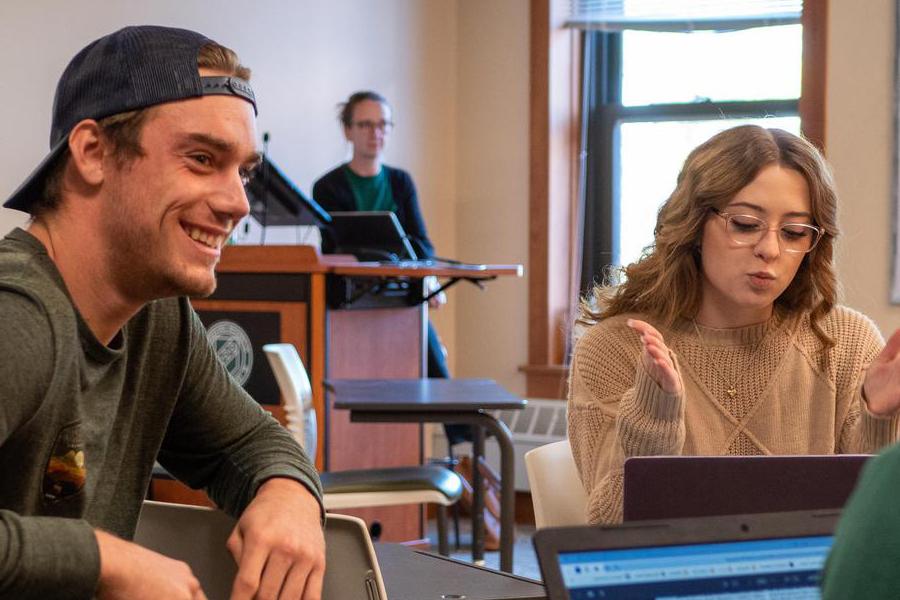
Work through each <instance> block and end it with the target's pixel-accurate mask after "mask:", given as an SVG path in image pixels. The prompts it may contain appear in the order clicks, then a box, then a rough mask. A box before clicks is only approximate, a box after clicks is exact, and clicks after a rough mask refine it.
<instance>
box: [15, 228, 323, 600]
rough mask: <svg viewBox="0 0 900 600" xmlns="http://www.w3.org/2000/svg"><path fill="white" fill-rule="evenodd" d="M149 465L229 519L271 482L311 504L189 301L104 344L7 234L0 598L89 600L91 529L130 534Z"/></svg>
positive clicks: (93, 573) (95, 568) (301, 460)
mask: <svg viewBox="0 0 900 600" xmlns="http://www.w3.org/2000/svg"><path fill="white" fill-rule="evenodd" d="M157 456H158V460H159V462H160V463H161V464H162V465H163V466H164V467H165V468H166V469H167V470H168V471H169V472H170V473H172V474H174V475H175V476H176V477H178V478H179V479H181V480H183V481H185V482H186V483H188V484H189V485H191V486H192V487H195V488H205V489H206V490H207V492H208V493H209V495H210V497H211V498H212V499H213V500H214V501H215V502H216V503H217V504H218V505H219V506H220V507H221V508H222V509H223V510H225V511H226V512H228V513H230V514H231V515H233V516H238V515H239V514H240V513H241V511H243V509H244V508H245V507H246V505H247V504H248V503H249V502H250V500H251V499H252V497H253V495H254V494H255V492H256V489H257V487H258V486H259V485H260V484H261V483H262V482H263V481H265V480H266V479H269V478H271V477H274V476H279V477H289V478H292V479H295V480H297V481H300V482H301V483H303V484H304V485H305V486H306V487H307V488H309V489H310V490H311V491H312V492H313V493H314V494H315V495H316V496H317V497H319V498H320V499H321V486H320V484H319V480H318V476H317V475H316V472H315V469H314V468H313V466H312V465H311V464H310V461H309V459H308V458H307V457H306V455H305V454H304V453H303V451H302V450H301V449H300V447H299V446H298V445H297V444H296V443H295V442H294V440H293V439H292V438H291V436H290V435H289V434H288V433H287V432H286V431H285V430H284V429H283V428H282V427H281V426H280V425H279V424H278V423H277V422H276V421H275V420H274V419H273V418H272V417H271V416H270V415H269V414H268V413H267V412H266V411H264V410H263V409H262V408H261V407H260V406H259V405H258V404H257V403H256V402H255V401H253V399H252V398H250V397H249V396H248V395H247V394H246V393H245V392H244V391H243V389H242V388H241V387H240V386H239V385H238V384H236V383H235V382H234V381H233V380H232V379H231V377H230V376H229V375H228V374H227V372H226V371H225V369H224V368H223V366H222V365H221V363H219V361H218V360H217V359H216V356H215V352H214V351H213V350H212V348H211V347H210V346H209V343H208V342H207V340H206V333H205V330H204V328H203V326H202V324H201V323H200V321H199V319H198V318H197V315H196V314H195V313H194V311H193V310H192V309H191V307H190V304H189V302H188V301H187V300H186V299H184V298H177V299H176V298H172V299H164V300H158V301H154V302H151V303H150V304H148V305H147V306H145V307H144V308H143V309H142V310H141V311H140V312H139V313H138V314H137V315H135V316H134V317H133V318H132V319H130V320H129V321H128V323H127V324H126V325H125V326H124V327H123V328H122V330H121V331H120V332H119V333H118V334H117V335H116V337H115V338H114V339H113V340H112V342H110V344H109V345H104V344H102V343H100V342H99V341H98V340H97V339H96V337H95V336H94V335H93V333H92V332H91V331H90V329H89V328H88V326H87V324H86V323H85V322H84V320H83V319H82V318H81V316H80V315H79V314H78V312H77V310H76V309H75V307H74V306H73V304H72V301H71V299H70V297H69V295H68V293H67V291H66V288H65V284H64V283H63V280H62V278H61V276H60V274H59V272H58V271H57V269H56V267H55V265H54V263H53V261H52V260H51V259H50V257H49V256H48V255H47V253H46V251H45V249H44V247H43V245H42V244H41V243H40V242H39V241H38V240H37V239H35V238H34V237H33V236H31V235H30V234H28V233H26V232H24V231H22V230H15V231H13V232H12V233H10V234H9V235H7V236H6V238H4V239H3V240H2V241H0V473H2V475H3V483H2V485H0V597H4V598H7V597H10V598H11V597H15V598H51V597H52V598H90V597H92V596H93V594H94V591H95V587H96V584H97V580H98V577H99V553H98V549H97V544H96V539H95V537H94V534H93V529H95V528H99V529H104V530H106V531H109V532H112V533H114V534H116V535H119V536H121V537H123V538H126V539H127V538H130V537H131V536H132V535H133V534H134V530H135V526H136V523H137V518H138V514H139V511H140V506H141V502H142V499H143V497H144V495H145V492H146V490H147V485H148V482H149V480H150V473H151V469H152V467H153V461H154V459H156V458H157Z"/></svg>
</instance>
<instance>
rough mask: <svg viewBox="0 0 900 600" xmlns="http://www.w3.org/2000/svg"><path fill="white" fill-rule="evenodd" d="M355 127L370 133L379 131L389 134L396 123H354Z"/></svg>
mask: <svg viewBox="0 0 900 600" xmlns="http://www.w3.org/2000/svg"><path fill="white" fill-rule="evenodd" d="M353 126H354V127H358V128H359V129H363V130H365V131H368V132H372V131H375V130H376V129H377V130H378V131H380V132H382V133H387V132H389V131H390V130H391V129H393V127H394V123H393V122H392V121H354V122H353Z"/></svg>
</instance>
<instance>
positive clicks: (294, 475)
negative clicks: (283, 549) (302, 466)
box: [253, 467, 325, 527]
mask: <svg viewBox="0 0 900 600" xmlns="http://www.w3.org/2000/svg"><path fill="white" fill-rule="evenodd" d="M255 479H256V481H255V482H254V484H253V497H254V498H255V497H256V494H257V492H259V488H260V486H262V484H264V483H265V482H267V481H268V480H270V479H290V480H291V481H296V482H297V483H299V484H300V485H302V486H303V487H305V488H306V490H307V491H308V492H309V493H310V494H312V496H313V498H315V499H316V502H318V503H319V521H320V522H321V524H322V527H325V503H324V502H323V500H322V493H323V492H322V484H321V482H320V481H319V480H318V478H316V480H315V481H313V480H312V479H311V478H309V477H308V476H307V475H306V474H304V473H299V472H296V471H291V472H285V471H284V469H279V468H275V467H272V468H270V469H264V470H263V471H261V472H260V473H259V474H257V476H256V477H255Z"/></svg>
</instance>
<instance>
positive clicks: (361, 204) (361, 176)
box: [313, 91, 434, 258]
mask: <svg viewBox="0 0 900 600" xmlns="http://www.w3.org/2000/svg"><path fill="white" fill-rule="evenodd" d="M339 106H340V113H339V115H338V116H339V118H340V121H341V125H342V127H343V130H344V137H345V138H346V139H347V141H348V142H350V145H351V146H352V148H353V155H352V157H351V159H350V162H347V163H344V164H342V165H339V166H338V167H335V168H334V169H332V170H331V171H329V172H328V173H326V174H325V175H323V176H322V177H320V178H319V179H318V180H317V181H316V182H315V184H314V185H313V198H314V199H315V201H316V202H318V203H319V204H321V205H322V207H323V208H324V209H325V210H327V211H328V212H332V211H356V210H360V211H372V210H377V211H391V212H393V213H394V214H396V215H397V220H398V221H400V225H401V226H402V227H403V231H405V232H406V235H408V236H409V238H410V241H411V242H412V244H413V250H415V252H416V254H417V255H418V258H431V257H432V256H433V255H434V246H432V245H431V241H430V240H429V239H428V233H427V232H426V231H425V221H424V220H423V219H422V213H421V211H420V210H419V200H418V198H417V196H416V186H415V185H413V181H412V178H411V177H410V176H409V174H408V173H407V172H406V171H404V170H402V169H398V168H395V167H390V166H388V165H386V164H384V163H383V162H382V160H383V158H384V148H385V144H386V142H387V138H388V137H389V135H390V133H391V129H392V128H393V126H394V123H393V121H391V107H390V106H389V105H388V103H387V100H385V99H384V97H383V96H382V95H381V94H378V93H376V92H372V91H363V92H356V93H354V94H352V95H351V96H350V97H349V98H348V99H347V101H346V102H344V103H342V104H340V105H339ZM401 258H403V257H401Z"/></svg>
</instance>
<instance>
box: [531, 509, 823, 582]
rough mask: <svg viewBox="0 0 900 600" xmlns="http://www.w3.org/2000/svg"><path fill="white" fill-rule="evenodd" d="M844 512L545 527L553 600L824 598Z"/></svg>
mask: <svg viewBox="0 0 900 600" xmlns="http://www.w3.org/2000/svg"><path fill="white" fill-rule="evenodd" d="M838 516H839V513H838V512H837V511H827V512H826V511H820V512H809V511H804V512H788V513H762V514H755V515H740V516H734V515H731V516H716V517H702V518H693V519H671V520H665V521H642V522H630V523H625V524H623V525H621V526H618V527H600V526H583V527H561V528H548V529H540V530H538V531H537V532H536V533H535V536H534V546H535V549H536V551H537V557H538V562H539V564H540V567H541V573H542V575H543V578H544V585H545V586H546V588H547V595H548V598H549V600H599V599H601V598H602V599H603V600H617V599H626V598H627V599H628V600H655V599H663V598H665V599H670V600H671V599H676V598H680V599H688V598H689V599H691V600H703V599H704V598H708V599H710V600H712V599H715V600H731V599H734V600H739V599H740V600H748V599H756V598H759V599H762V598H766V599H771V600H775V599H779V598H785V599H787V598H790V599H791V600H805V599H810V600H812V599H816V598H820V594H819V578H820V575H821V571H822V568H823V566H824V564H825V559H826V557H827V556H828V551H829V550H830V548H831V544H832V535H833V532H834V527H835V524H836V523H837V519H838Z"/></svg>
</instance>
